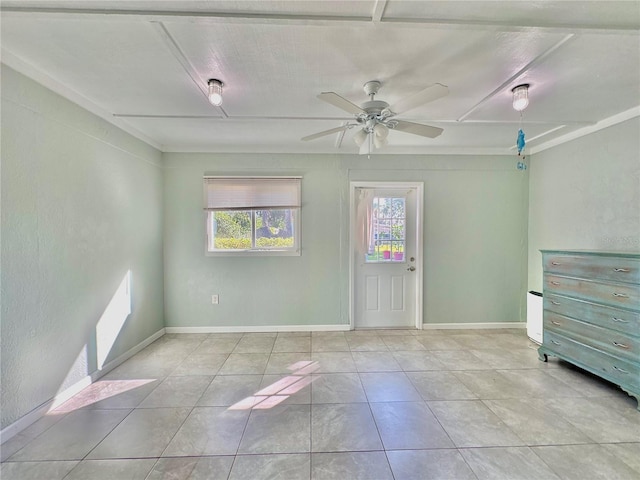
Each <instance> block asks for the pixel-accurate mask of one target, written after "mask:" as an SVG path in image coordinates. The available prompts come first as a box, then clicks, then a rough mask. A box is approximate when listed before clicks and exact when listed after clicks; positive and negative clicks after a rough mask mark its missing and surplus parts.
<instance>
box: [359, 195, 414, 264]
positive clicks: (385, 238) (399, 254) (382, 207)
mask: <svg viewBox="0 0 640 480" xmlns="http://www.w3.org/2000/svg"><path fill="white" fill-rule="evenodd" d="M405 217H406V211H405V199H404V198H397V197H375V198H374V199H373V211H372V215H371V230H372V236H373V242H372V244H371V245H372V246H373V248H371V247H370V249H369V252H367V254H366V255H365V261H367V262H385V261H387V262H388V261H392V262H394V261H395V262H403V261H404V247H405V228H406V225H405V221H406V218H405Z"/></svg>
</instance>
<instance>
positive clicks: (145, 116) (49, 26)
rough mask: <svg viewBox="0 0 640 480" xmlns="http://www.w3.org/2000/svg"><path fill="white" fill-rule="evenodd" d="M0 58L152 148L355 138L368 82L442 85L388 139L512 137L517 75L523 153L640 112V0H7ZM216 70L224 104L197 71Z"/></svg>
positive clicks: (508, 143) (393, 87)
mask: <svg viewBox="0 0 640 480" xmlns="http://www.w3.org/2000/svg"><path fill="white" fill-rule="evenodd" d="M1 8H2V30H1V45H2V60H3V62H5V63H7V64H8V65H9V66H12V67H14V68H16V69H18V70H20V71H22V72H23V73H25V74H27V75H30V76H32V77H33V78H35V79H36V80H38V81H45V82H46V83H47V84H48V85H49V86H50V87H51V88H52V89H54V90H56V91H58V92H60V93H62V94H64V95H66V96H68V97H69V98H71V99H72V100H74V101H76V102H78V103H80V104H82V105H83V106H85V107H87V108H89V109H90V110H92V111H94V112H96V113H98V114H100V115H101V116H103V117H105V118H107V119H109V120H111V121H113V122H114V123H116V124H117V125H119V126H121V127H123V128H125V129H127V130H128V131H130V132H131V133H133V134H135V135H137V136H139V137H140V138H143V139H145V140H147V141H149V142H150V143H152V144H154V145H155V146H158V147H159V148H161V149H162V150H164V151H211V152H225V151H226V152H238V151H248V152H262V151H264V152H301V153H307V152H308V153H357V151H358V149H357V147H356V146H355V144H354V142H353V141H352V140H351V137H352V136H353V134H354V133H355V130H349V131H347V132H346V134H345V135H344V139H342V141H341V142H340V141H339V140H340V138H341V137H340V135H339V134H334V135H330V136H326V137H322V138H319V139H317V140H314V141H312V142H302V141H301V140H300V138H301V137H303V136H306V135H309V134H312V133H315V132H317V131H321V130H326V129H330V128H333V127H337V126H340V125H342V124H343V123H344V122H346V121H349V120H351V119H352V117H351V116H350V115H349V114H347V113H345V112H343V111H341V110H339V109H338V108H336V107H333V106H331V105H329V104H327V103H325V102H322V101H321V100H319V99H317V98H316V95H317V94H318V93H320V92H323V91H334V92H337V93H339V94H340V95H342V96H344V97H346V98H348V99H349V100H351V101H352V102H354V103H356V104H360V103H362V102H364V101H366V100H367V97H366V96H365V93H364V92H363V90H362V85H363V84H364V83H365V82H366V81H368V80H374V79H375V80H380V81H381V82H382V83H383V86H382V88H381V90H380V92H379V94H378V95H377V97H376V98H377V99H380V100H385V101H387V102H389V103H391V104H393V103H394V102H395V101H397V100H399V99H401V98H404V97H406V96H409V95H411V94H413V93H416V92H418V91H420V90H421V89H423V88H425V87H427V86H428V85H430V84H433V83H435V82H438V83H442V84H445V85H447V86H448V87H449V90H450V94H449V95H448V96H447V97H444V98H441V99H438V100H436V101H434V102H432V103H428V104H426V105H424V106H421V107H419V108H416V109H414V110H411V111H409V112H407V113H406V114H405V115H401V116H400V117H399V118H402V119H406V120H410V121H414V122H418V123H426V124H430V125H435V126H439V127H441V128H444V129H445V131H444V133H443V134H442V135H441V136H440V137H438V138H435V139H428V138H422V137H417V136H413V135H409V134H406V133H402V132H395V131H392V132H391V135H390V137H389V141H390V142H389V146H388V147H387V148H386V149H385V152H387V153H432V152H439V153H442V152H445V153H446V152H451V153H457V152H465V153H469V152H478V153H496V154H499V153H504V154H508V153H510V152H512V151H513V150H512V148H513V145H514V143H515V139H516V133H517V130H518V128H519V127H520V122H521V119H520V116H519V114H518V113H517V112H515V111H514V110H513V109H512V108H511V88H513V87H514V86H515V85H518V84H521V83H529V84H531V87H530V99H531V104H530V106H529V107H528V108H527V110H525V112H524V115H523V118H522V126H523V129H524V130H525V132H526V134H527V139H528V148H529V149H530V150H531V149H532V150H533V151H535V149H536V148H538V149H542V148H545V146H546V145H550V144H553V143H554V142H558V141H561V140H562V138H563V136H565V135H567V134H569V135H576V134H578V133H579V132H580V130H581V129H585V128H588V129H592V128H593V125H595V124H597V123H598V122H602V123H603V124H608V123H610V122H611V118H614V119H615V118H621V119H623V118H627V117H629V116H633V115H638V113H639V112H640V107H639V106H640V1H621V2H617V1H598V2H593V1H591V2H584V1H572V2H566V1H514V2H505V1H500V2H495V1H494V2H486V1H470V2H466V1H406V0H386V1H385V0H357V1H337V0H335V1H330V0H326V1H269V0H259V1H242V2H238V1H146V2H145V1H134V2H130V1H30V0H21V1H3V3H2V6H1ZM209 78H220V79H221V80H223V81H224V82H225V89H224V104H223V105H222V108H216V107H213V106H211V105H210V104H209V103H208V102H207V101H206V98H205V95H204V92H205V89H206V81H207V79H209Z"/></svg>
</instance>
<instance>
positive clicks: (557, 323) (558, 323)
mask: <svg viewBox="0 0 640 480" xmlns="http://www.w3.org/2000/svg"><path fill="white" fill-rule="evenodd" d="M551 323H553V324H554V325H562V324H561V323H560V322H556V321H555V320H551Z"/></svg>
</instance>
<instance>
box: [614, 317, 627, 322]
mask: <svg viewBox="0 0 640 480" xmlns="http://www.w3.org/2000/svg"><path fill="white" fill-rule="evenodd" d="M611 320H613V321H614V322H619V323H629V320H625V319H624V318H617V317H611Z"/></svg>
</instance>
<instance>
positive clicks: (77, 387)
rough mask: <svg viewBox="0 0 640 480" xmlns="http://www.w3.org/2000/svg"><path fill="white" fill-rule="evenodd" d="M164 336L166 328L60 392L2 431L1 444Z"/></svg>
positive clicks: (0, 432) (0, 435)
mask: <svg viewBox="0 0 640 480" xmlns="http://www.w3.org/2000/svg"><path fill="white" fill-rule="evenodd" d="M164 334H165V329H164V328H162V329H160V330H158V331H157V332H156V333H154V334H153V335H151V336H150V337H148V338H146V339H145V340H143V341H142V342H140V343H139V344H137V345H136V346H135V347H133V348H130V349H129V350H127V351H126V352H125V353H123V354H122V355H120V356H118V357H117V358H114V359H113V360H111V361H110V362H109V363H107V364H105V365H104V366H103V367H102V369H101V370H96V371H95V372H93V373H92V374H90V375H87V376H85V377H83V378H82V379H80V380H78V381H77V382H76V383H74V384H73V385H71V386H70V387H68V388H65V389H64V390H63V391H61V392H58V393H57V394H56V396H55V397H53V398H52V399H50V400H48V401H46V402H45V403H43V404H42V405H40V406H39V407H36V408H34V409H33V410H31V411H30V412H29V413H27V414H26V415H23V416H22V417H20V418H19V419H18V420H16V421H15V422H13V423H12V424H11V425H9V426H7V427H5V428H3V429H2V431H0V444H2V443H4V442H6V441H7V440H9V439H10V438H12V437H14V436H16V435H17V434H18V433H20V432H21V431H23V430H24V429H25V428H27V427H28V426H29V425H31V424H32V423H35V422H36V421H38V420H39V419H40V418H42V417H43V416H44V415H46V414H47V412H49V411H51V410H53V409H54V408H56V407H57V406H59V405H62V404H63V403H64V402H66V401H67V400H69V399H70V398H71V397H73V396H74V395H75V394H77V393H78V392H80V391H81V390H82V389H84V388H86V387H88V386H89V385H91V384H92V383H93V382H95V381H96V380H98V379H99V378H100V377H102V376H103V375H106V374H107V373H109V372H110V371H111V370H113V369H114V368H116V367H117V366H119V365H120V364H122V363H124V362H125V361H127V360H128V359H129V358H131V357H133V356H134V355H135V354H136V353H138V352H139V351H140V350H142V349H143V348H145V347H147V346H148V345H150V344H152V343H153V342H155V341H156V340H157V339H158V338H160V337H161V336H163V335H164Z"/></svg>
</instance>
